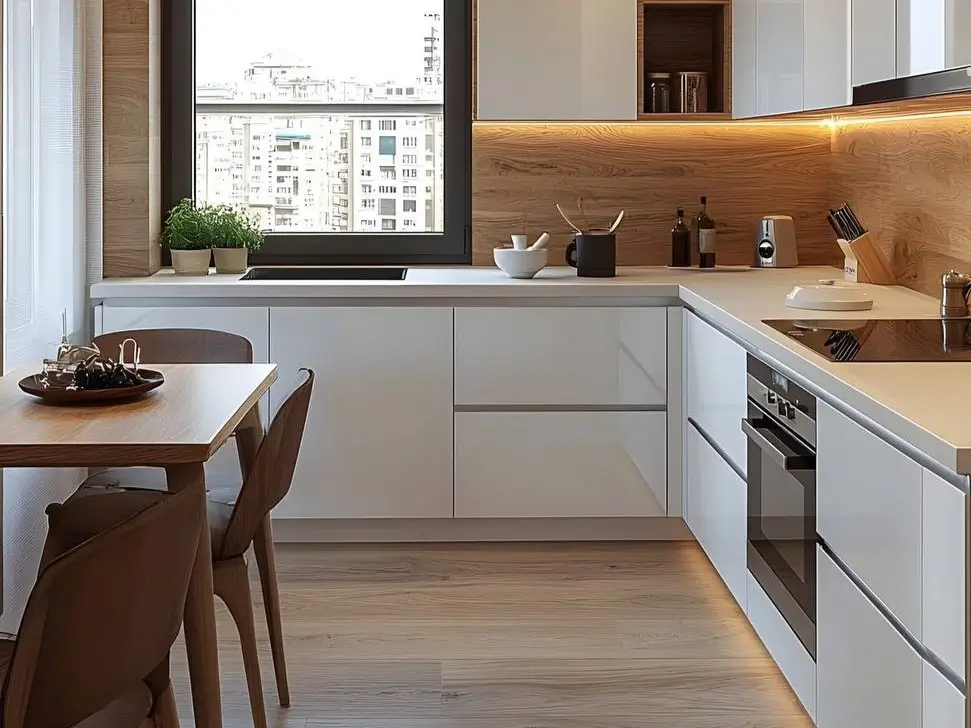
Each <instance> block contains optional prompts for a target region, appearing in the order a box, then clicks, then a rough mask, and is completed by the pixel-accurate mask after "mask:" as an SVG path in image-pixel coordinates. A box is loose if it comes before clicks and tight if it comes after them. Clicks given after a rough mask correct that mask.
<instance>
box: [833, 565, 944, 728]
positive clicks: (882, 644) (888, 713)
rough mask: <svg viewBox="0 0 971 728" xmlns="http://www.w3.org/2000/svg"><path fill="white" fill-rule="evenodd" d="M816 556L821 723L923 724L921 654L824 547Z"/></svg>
mask: <svg viewBox="0 0 971 728" xmlns="http://www.w3.org/2000/svg"><path fill="white" fill-rule="evenodd" d="M816 553H817V566H818V570H817V572H818V573H817V587H818V590H819V591H818V598H817V615H816V627H817V646H816V676H817V682H816V725H818V726H819V728H889V727H890V726H895V727H896V726H899V727H900V728H909V727H910V726H920V725H921V712H922V706H921V694H922V686H921V681H922V670H923V660H921V657H920V655H918V654H917V653H916V652H915V651H914V649H913V648H912V647H911V646H910V645H909V644H908V643H907V642H906V640H904V638H903V637H902V636H901V635H900V634H899V633H898V632H897V630H896V629H894V627H893V626H892V625H891V624H890V622H888V621H887V620H886V619H885V618H884V616H883V615H882V614H880V612H879V611H878V610H877V608H876V607H875V606H873V604H871V603H870V600H869V599H867V597H866V596H865V595H864V594H863V593H862V592H861V591H860V590H859V589H857V588H856V585H855V584H854V583H853V582H852V581H850V579H849V577H847V576H846V574H844V573H843V572H842V571H841V570H840V568H839V566H837V565H836V563H835V562H833V560H832V559H831V558H829V556H828V555H827V554H826V553H825V552H824V551H823V550H822V549H817V552H816ZM924 725H925V726H926V725H927V724H926V723H925V724H924ZM927 728H930V726H928V727H927ZM933 728H937V726H936V725H934V726H933Z"/></svg>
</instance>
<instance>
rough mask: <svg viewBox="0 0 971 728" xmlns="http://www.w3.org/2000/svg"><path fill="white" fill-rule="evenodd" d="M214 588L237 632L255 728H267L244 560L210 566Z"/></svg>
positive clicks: (233, 560)
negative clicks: (230, 616) (226, 608)
mask: <svg viewBox="0 0 971 728" xmlns="http://www.w3.org/2000/svg"><path fill="white" fill-rule="evenodd" d="M213 588H214V590H215V592H216V596H218V597H219V598H220V599H222V600H223V601H224V602H225V603H226V606H227V607H228V608H229V613H230V614H232V616H233V621H234V622H236V628H237V630H238V631H239V643H240V646H241V647H242V650H243V669H244V670H245V672H246V688H247V690H248V691H249V702H250V710H251V711H252V713H253V725H254V726H255V728H266V706H265V705H264V704H263V683H262V681H261V680H260V658H259V653H258V652H257V649H256V622H255V617H254V616H253V600H252V597H251V595H250V589H249V577H248V575H247V573H246V561H245V559H243V557H241V556H240V557H238V558H235V559H230V560H229V561H219V562H216V563H215V564H213Z"/></svg>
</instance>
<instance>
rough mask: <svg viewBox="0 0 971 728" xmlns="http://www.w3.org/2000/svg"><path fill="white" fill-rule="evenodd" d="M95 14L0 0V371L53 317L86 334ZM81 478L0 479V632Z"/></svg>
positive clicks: (44, 348)
mask: <svg viewBox="0 0 971 728" xmlns="http://www.w3.org/2000/svg"><path fill="white" fill-rule="evenodd" d="M100 13H101V8H100V3H98V7H97V8H96V10H95V11H92V10H91V8H88V7H86V3H85V2H84V0H4V33H3V48H4V84H3V87H4V139H3V148H4V155H3V159H4V163H3V170H2V173H3V190H4V193H3V212H4V214H3V225H4V229H3V233H4V234H3V239H4V276H3V326H4V358H3V362H4V374H7V373H8V372H10V371H11V370H13V369H16V368H18V367H20V366H23V365H30V366H38V365H39V364H40V361H41V359H42V358H43V357H44V356H49V355H51V353H52V352H53V351H54V349H55V347H56V346H57V343H58V341H59V340H60V337H61V312H62V311H66V312H67V321H68V334H69V336H70V337H71V338H72V339H73V340H85V339H87V337H88V331H89V327H88V318H89V310H90V307H89V306H88V305H87V299H86V285H85V284H86V277H87V272H86V270H87V268H88V267H89V266H88V265H87V260H86V256H87V251H86V245H85V241H86V238H87V227H88V218H89V217H91V215H89V213H88V207H89V206H91V205H90V204H89V200H88V199H87V194H86V193H87V190H86V185H85V182H86V179H87V175H86V168H85V165H86V161H88V162H91V161H92V160H88V159H86V158H87V157H90V156H91V154H90V149H88V146H87V145H86V144H85V128H84V127H85V120H86V117H87V116H89V114H88V113H87V112H88V111H89V109H87V108H86V107H87V104H88V103H90V94H88V93H87V88H86V84H85V75H86V66H85V55H86V54H85V48H86V42H89V41H90V40H91V36H92V35H93V34H92V33H90V32H89V29H88V27H87V25H88V23H89V22H93V19H92V18H90V17H89V16H90V15H92V14H96V15H97V23H98V24H99V25H100ZM99 52H100V51H99ZM98 72H99V73H100V67H99V69H98ZM98 89H100V84H99V85H98ZM99 105H100V103H99ZM98 144H100V137H99V139H98ZM94 161H95V162H97V160H94ZM99 194H100V192H99ZM95 217H96V219H95V220H94V221H93V224H94V225H97V224H100V216H97V215H95ZM95 274H98V275H99V274H100V269H99V270H97V271H95ZM82 477H83V471H81V470H77V469H43V470H42V469H30V470H9V469H8V470H6V471H5V472H4V474H3V615H2V616H0V631H3V632H8V633H12V632H16V630H17V628H18V626H19V623H20V618H21V616H22V614H23V609H24V606H25V604H26V600H27V596H28V594H29V592H30V589H31V587H32V586H33V583H34V579H35V577H36V572H37V563H38V560H39V558H40V552H41V549H42V547H43V541H44V537H45V534H46V519H45V516H44V507H45V505H46V504H47V503H49V502H51V501H55V500H63V499H64V498H65V497H67V496H68V495H69V494H70V493H71V491H72V490H73V489H74V488H75V487H76V485H77V483H79V482H80V480H81V479H82Z"/></svg>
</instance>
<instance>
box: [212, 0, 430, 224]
mask: <svg viewBox="0 0 971 728" xmlns="http://www.w3.org/2000/svg"><path fill="white" fill-rule="evenodd" d="M443 3H444V0H272V1H270V0H197V2H196V83H197V87H196V159H195V162H196V170H195V191H196V199H197V200H198V201H200V202H210V203H223V204H228V205H231V206H233V207H237V208H242V209H245V210H247V211H248V212H250V213H251V214H253V215H255V216H256V217H257V218H258V219H259V221H260V224H261V225H262V227H263V228H264V229H266V230H269V231H272V232H281V233H282V232H287V233H295V232H317V233H327V232H333V233H383V234H388V233H429V232H441V231H442V230H443V229H444V220H443V210H444V206H443V201H444V200H443V197H444V175H443V166H444V146H443V144H444V123H443V115H442V109H443V102H444V84H443V71H442V53H443V45H442V43H443V38H442V34H443V22H442V13H443Z"/></svg>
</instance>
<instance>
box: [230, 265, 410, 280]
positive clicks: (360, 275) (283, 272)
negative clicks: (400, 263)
mask: <svg viewBox="0 0 971 728" xmlns="http://www.w3.org/2000/svg"><path fill="white" fill-rule="evenodd" d="M406 272H407V268H349V267H346V266H334V267H326V268H322V267H312V266H307V267H299V268H283V267H275V266H274V267H271V266H268V267H265V268H250V270H249V271H248V272H247V273H246V275H244V276H243V277H242V278H240V280H241V281H403V280H404V279H405V273H406Z"/></svg>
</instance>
